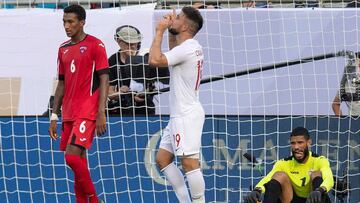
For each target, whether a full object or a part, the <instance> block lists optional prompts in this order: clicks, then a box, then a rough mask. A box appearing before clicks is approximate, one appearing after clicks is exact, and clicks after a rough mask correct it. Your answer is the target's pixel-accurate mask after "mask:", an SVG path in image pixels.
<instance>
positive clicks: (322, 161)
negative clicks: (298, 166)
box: [316, 156, 334, 192]
mask: <svg viewBox="0 0 360 203" xmlns="http://www.w3.org/2000/svg"><path fill="white" fill-rule="evenodd" d="M316 164H317V165H318V167H319V168H320V171H321V176H322V179H323V182H322V183H321V185H320V187H324V188H326V192H329V191H330V190H331V188H332V187H333V186H334V177H333V174H332V171H331V168H330V163H329V160H328V159H327V158H325V157H323V156H321V157H319V159H318V160H317V162H316Z"/></svg>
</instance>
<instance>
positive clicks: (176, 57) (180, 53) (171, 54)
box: [164, 45, 189, 66]
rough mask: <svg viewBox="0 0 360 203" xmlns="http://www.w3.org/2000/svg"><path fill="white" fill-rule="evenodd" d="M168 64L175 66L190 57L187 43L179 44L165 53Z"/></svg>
mask: <svg viewBox="0 0 360 203" xmlns="http://www.w3.org/2000/svg"><path fill="white" fill-rule="evenodd" d="M164 55H165V57H166V59H167V62H168V66H175V65H177V64H180V63H182V62H184V61H186V60H187V59H188V57H189V53H188V47H187V46H186V45H179V46H176V47H174V48H173V49H171V50H170V51H168V52H165V53H164Z"/></svg>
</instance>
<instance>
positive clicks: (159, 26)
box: [156, 9, 176, 31]
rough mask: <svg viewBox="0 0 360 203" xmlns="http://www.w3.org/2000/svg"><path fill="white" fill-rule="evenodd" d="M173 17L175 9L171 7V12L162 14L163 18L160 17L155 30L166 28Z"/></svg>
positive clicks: (174, 16)
mask: <svg viewBox="0 0 360 203" xmlns="http://www.w3.org/2000/svg"><path fill="white" fill-rule="evenodd" d="M175 18H176V11H175V9H173V12H172V13H169V14H166V15H164V16H163V18H162V19H160V21H159V22H158V24H157V26H156V30H158V31H165V30H166V29H168V28H169V27H170V26H171V24H172V22H173V20H174V19H175Z"/></svg>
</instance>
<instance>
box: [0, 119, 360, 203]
mask: <svg viewBox="0 0 360 203" xmlns="http://www.w3.org/2000/svg"><path fill="white" fill-rule="evenodd" d="M161 119H162V120H160V117H151V118H149V119H145V118H141V117H139V118H136V120H132V119H129V118H110V120H109V125H108V131H107V132H108V133H107V134H106V135H104V136H103V137H100V138H96V139H95V141H94V143H93V146H92V148H91V150H90V151H88V158H89V161H88V162H89V167H90V169H91V176H92V179H93V182H94V183H95V187H96V190H97V192H98V194H99V195H100V197H101V198H103V199H104V200H105V202H134V203H138V202H139V203H140V202H145V203H152V202H154V203H163V202H164V203H168V202H171V203H172V202H176V197H175V194H174V192H173V191H172V188H171V187H170V186H169V185H168V184H167V182H166V180H165V178H164V177H163V176H162V174H161V173H160V172H159V171H158V168H157V167H156V164H155V154H156V151H157V147H158V144H159V140H160V133H159V132H160V131H161V130H162V129H163V128H164V127H165V126H166V124H167V122H168V118H167V117H161ZM48 125H49V124H48V121H47V119H44V118H40V119H39V118H36V117H27V118H0V135H1V136H0V138H1V139H0V141H1V142H0V143H1V151H0V161H1V162H0V199H1V202H11V203H12V202H37V203H41V202H49V203H53V202H75V200H74V198H75V197H74V192H73V175H72V172H71V170H70V169H69V168H68V167H67V166H66V164H65V162H64V154H63V152H61V151H59V141H55V142H53V141H51V139H50V137H49V135H48V133H47V129H48ZM296 126H306V127H307V128H308V129H309V130H310V134H311V138H312V139H313V146H312V151H314V152H316V153H318V154H322V155H325V156H326V157H327V158H328V159H329V161H330V165H331V167H332V171H333V173H334V176H336V177H339V178H343V177H344V175H345V176H346V177H347V178H348V181H349V182H350V188H349V189H350V190H349V191H350V192H349V194H348V196H346V197H345V202H350V203H353V202H359V201H360V198H359V197H360V183H359V181H358V180H359V179H360V148H359V144H360V136H359V132H360V121H359V120H354V119H348V118H344V119H341V120H339V119H338V118H331V117H292V118H289V117H271V116H267V117H263V116H259V117H256V116H252V117H248V116H227V117H223V116H218V117H207V118H206V121H205V125H204V130H203V136H202V156H201V157H202V170H203V173H204V176H205V182H206V200H207V202H229V203H230V202H231V203H238V202H242V201H243V198H244V195H246V194H247V193H248V192H249V188H250V187H251V185H255V184H256V183H257V182H258V181H259V179H260V178H261V177H262V175H264V174H265V173H266V172H268V171H269V170H270V169H271V168H272V166H273V164H274V161H275V160H277V159H280V158H284V157H287V156H289V155H290V150H289V134H290V132H291V129H292V128H294V127H296ZM59 128H60V126H59ZM245 152H248V153H252V154H253V155H254V156H255V157H258V158H260V159H262V160H264V165H263V167H260V168H259V169H254V168H253V167H252V164H249V162H248V161H247V160H246V159H245V158H244V157H243V154H244V153H245ZM330 196H331V198H332V199H333V200H334V199H335V197H334V196H333V195H332V192H330ZM4 200H5V201H4ZM35 200H36V201H35ZM336 200H339V196H338V197H337V198H336Z"/></svg>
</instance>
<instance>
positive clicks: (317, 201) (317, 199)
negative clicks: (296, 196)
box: [306, 187, 326, 203]
mask: <svg viewBox="0 0 360 203" xmlns="http://www.w3.org/2000/svg"><path fill="white" fill-rule="evenodd" d="M325 192H326V191H325V190H324V188H322V187H319V188H316V189H315V190H314V191H312V192H311V193H310V195H309V197H308V198H307V200H306V203H321V201H322V197H323V195H324V194H325Z"/></svg>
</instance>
